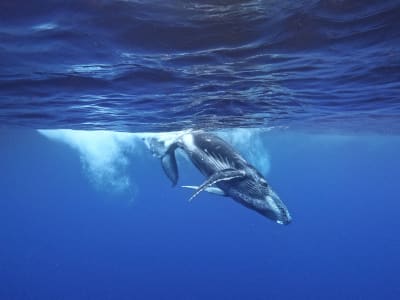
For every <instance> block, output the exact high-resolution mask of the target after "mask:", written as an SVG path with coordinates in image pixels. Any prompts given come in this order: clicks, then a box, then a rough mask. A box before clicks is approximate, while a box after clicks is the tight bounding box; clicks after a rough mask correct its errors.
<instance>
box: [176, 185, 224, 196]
mask: <svg viewBox="0 0 400 300" xmlns="http://www.w3.org/2000/svg"><path fill="white" fill-rule="evenodd" d="M182 187H183V188H187V189H192V190H197V189H199V187H198V186H197V185H182ZM204 191H205V192H208V193H211V194H216V195H220V196H226V194H225V192H224V191H223V190H221V189H220V188H218V187H216V186H209V187H206V188H205V189H204Z"/></svg>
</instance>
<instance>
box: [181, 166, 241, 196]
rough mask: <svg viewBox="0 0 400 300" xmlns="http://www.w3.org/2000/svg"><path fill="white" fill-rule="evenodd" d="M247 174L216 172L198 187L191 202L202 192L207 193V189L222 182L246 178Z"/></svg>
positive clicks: (233, 171) (229, 171) (227, 171)
mask: <svg viewBox="0 0 400 300" xmlns="http://www.w3.org/2000/svg"><path fill="white" fill-rule="evenodd" d="M245 175H246V174H245V172H244V171H242V170H233V169H228V170H223V171H220V172H216V173H215V174H213V175H211V176H210V177H209V178H208V179H207V180H206V181H205V182H203V184H202V185H200V186H199V187H197V189H196V192H195V193H194V194H193V195H192V197H190V199H189V202H191V201H192V200H193V199H194V198H195V197H196V196H197V195H198V194H200V193H201V192H202V191H205V190H206V189H207V188H211V187H212V185H214V184H216V183H218V182H220V181H228V180H232V179H235V178H241V177H244V176H245Z"/></svg>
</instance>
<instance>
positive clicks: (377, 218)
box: [0, 131, 400, 299]
mask: <svg viewBox="0 0 400 300" xmlns="http://www.w3.org/2000/svg"><path fill="white" fill-rule="evenodd" d="M264 138H265V143H266V145H267V146H268V150H269V154H270V156H271V165H272V168H271V171H270V173H269V174H268V176H267V177H268V179H269V181H270V183H271V184H272V185H273V186H274V187H275V189H276V191H277V192H278V193H279V195H280V196H281V198H282V199H283V200H284V201H285V202H286V203H287V205H288V207H289V208H290V210H291V212H292V215H293V218H294V221H293V223H292V224H290V225H289V226H279V225H277V224H275V223H273V222H270V221H269V220H267V219H264V218H263V217H261V216H259V215H257V214H255V213H254V212H252V211H250V210H247V209H245V208H243V207H241V206H240V205H238V204H236V203H234V202H233V201H231V200H230V199H226V198H222V197H218V196H214V195H209V194H206V193H203V194H201V195H200V196H199V197H198V198H197V199H195V201H194V202H193V203H191V204H189V203H187V201H186V200H187V199H188V198H189V196H190V191H186V190H182V189H179V188H171V187H170V183H169V181H168V180H167V178H166V177H165V176H164V174H163V173H162V170H161V167H160V165H159V161H157V159H155V158H153V157H151V156H150V155H148V154H142V156H141V157H134V158H133V159H132V161H131V166H130V167H131V175H132V176H133V177H134V178H135V179H136V183H137V186H138V189H139V190H138V193H137V196H136V198H135V200H134V201H133V202H130V201H129V195H124V194H119V195H114V194H112V193H108V192H106V191H100V190H96V189H94V188H93V186H92V185H90V184H89V182H88V180H87V178H86V177H85V176H83V172H82V169H81V166H80V161H79V156H78V155H77V153H76V152H74V151H72V150H70V149H69V148H68V147H67V146H65V145H63V144H58V143H54V142H52V141H49V140H47V139H45V138H44V137H42V136H40V135H38V134H37V133H35V132H28V131H2V132H1V147H0V157H1V172H2V173H1V176H0V192H1V194H0V195H1V198H0V199H1V201H0V242H1V247H0V298H1V299H293V298H296V299H398V297H399V295H400V287H399V285H398V278H399V271H398V270H399V267H400V258H399V255H398V253H399V251H400V238H399V234H398V229H399V228H400V227H399V226H400V220H399V218H398V211H399V201H398V200H399V193H398V178H399V175H400V172H399V169H400V160H398V159H396V156H397V155H398V153H399V149H400V140H399V138H396V137H382V136H381V137H378V136H361V137H351V138H346V137H343V136H342V137H340V136H330V137H326V136H317V135H313V136H311V135H300V134H297V135H296V134H289V133H283V134H267V135H265V137H264ZM183 169H184V170H185V171H183V172H182V176H181V179H180V182H181V183H182V184H198V183H199V182H200V181H201V176H199V174H197V171H196V170H194V168H192V167H191V166H189V165H185V166H184V167H183Z"/></svg>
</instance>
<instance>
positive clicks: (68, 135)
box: [39, 129, 270, 194]
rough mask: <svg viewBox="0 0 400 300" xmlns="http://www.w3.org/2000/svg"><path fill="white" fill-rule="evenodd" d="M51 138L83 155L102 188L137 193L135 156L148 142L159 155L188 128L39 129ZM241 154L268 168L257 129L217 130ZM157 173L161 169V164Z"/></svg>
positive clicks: (84, 163) (90, 174)
mask: <svg viewBox="0 0 400 300" xmlns="http://www.w3.org/2000/svg"><path fill="white" fill-rule="evenodd" d="M39 132H40V133H41V134H43V135H44V136H46V137H47V138H49V139H52V140H56V141H60V142H63V143H65V144H67V145H69V146H70V147H72V148H73V149H75V150H77V151H78V152H79V154H80V158H81V162H82V166H83V169H84V171H85V174H86V175H87V176H88V178H89V180H90V181H91V182H92V183H93V184H94V185H95V186H96V187H97V188H99V189H101V190H106V191H110V192H126V191H130V192H131V193H132V194H136V191H137V186H136V183H135V180H134V178H132V176H131V175H129V174H130V173H129V167H133V166H132V164H131V162H132V159H134V158H135V157H136V158H137V157H138V156H141V155H143V153H142V152H141V151H140V146H141V145H143V144H144V145H145V146H146V147H147V148H148V149H149V150H150V151H151V153H152V154H153V155H154V156H156V157H159V156H161V155H162V154H163V153H164V152H165V149H166V148H167V147H168V146H169V145H170V144H171V143H172V142H173V141H174V140H175V139H176V138H177V137H179V136H180V135H182V134H183V133H185V131H177V132H160V133H122V132H113V131H83V130H69V129H56V130H39ZM218 134H219V135H220V136H221V137H223V138H224V139H225V140H227V141H228V142H229V143H231V144H232V145H233V146H234V147H235V148H236V149H238V150H239V152H240V153H242V154H243V155H244V156H245V157H246V159H248V160H249V162H251V163H252V164H253V165H254V166H256V167H257V168H258V169H259V170H260V171H261V172H262V173H263V174H266V173H267V172H268V170H269V166H270V164H269V157H268V154H267V151H266V149H265V146H264V145H263V142H262V138H261V131H260V130H257V129H234V130H229V131H223V132H219V133H218ZM154 171H155V172H162V169H161V166H160V169H159V170H154Z"/></svg>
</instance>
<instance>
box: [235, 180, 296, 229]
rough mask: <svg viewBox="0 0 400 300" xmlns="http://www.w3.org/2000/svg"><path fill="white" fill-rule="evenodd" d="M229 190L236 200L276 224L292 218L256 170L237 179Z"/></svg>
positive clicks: (284, 223)
mask: <svg viewBox="0 0 400 300" xmlns="http://www.w3.org/2000/svg"><path fill="white" fill-rule="evenodd" d="M231 192H232V198H234V199H235V200H236V201H238V202H240V203H241V204H243V205H244V206H246V207H248V208H250V209H253V210H255V211H257V212H258V213H260V214H261V215H263V216H265V217H267V218H269V219H271V220H273V221H275V222H276V223H278V224H282V225H287V224H289V223H290V222H291V220H292V217H291V216H290V213H289V211H288V209H287V208H286V206H285V204H284V203H283V202H282V200H281V199H280V198H279V196H278V195H277V194H276V193H275V192H274V191H273V190H272V188H271V187H270V185H269V184H268V183H267V181H266V180H265V179H264V177H262V175H260V174H259V173H258V172H257V173H256V176H249V177H246V178H244V179H241V180H238V181H237V182H236V184H235V185H234V186H232V188H231Z"/></svg>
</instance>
